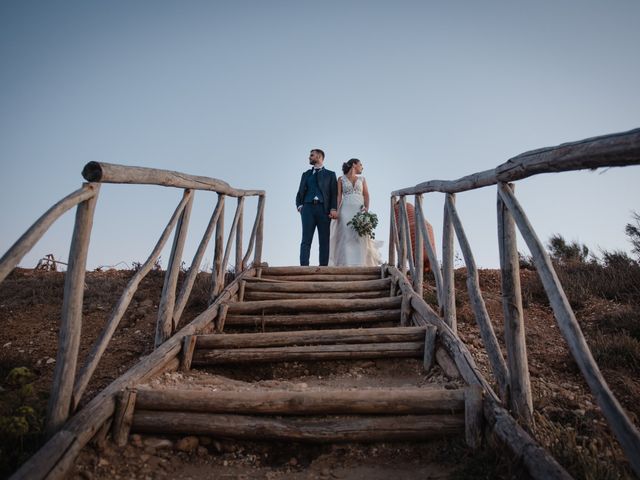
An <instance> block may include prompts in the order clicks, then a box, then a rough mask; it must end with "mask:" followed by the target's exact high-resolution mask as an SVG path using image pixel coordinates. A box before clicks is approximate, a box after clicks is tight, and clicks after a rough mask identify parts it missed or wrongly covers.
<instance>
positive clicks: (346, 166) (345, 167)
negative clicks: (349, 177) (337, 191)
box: [342, 158, 360, 175]
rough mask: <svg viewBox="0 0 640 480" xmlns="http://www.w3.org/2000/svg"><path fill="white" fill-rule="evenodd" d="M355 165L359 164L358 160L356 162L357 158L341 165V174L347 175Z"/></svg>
mask: <svg viewBox="0 0 640 480" xmlns="http://www.w3.org/2000/svg"><path fill="white" fill-rule="evenodd" d="M356 163H360V160H358V159H357V158H352V159H351V160H349V161H348V162H345V163H343V164H342V173H344V174H345V175H346V174H347V173H349V170H351V169H352V168H353V166H354V165H355V164H356Z"/></svg>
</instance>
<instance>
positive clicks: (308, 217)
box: [300, 204, 316, 266]
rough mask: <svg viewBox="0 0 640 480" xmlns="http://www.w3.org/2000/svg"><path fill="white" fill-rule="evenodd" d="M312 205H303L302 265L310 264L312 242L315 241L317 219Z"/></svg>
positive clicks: (301, 213) (301, 214)
mask: <svg viewBox="0 0 640 480" xmlns="http://www.w3.org/2000/svg"><path fill="white" fill-rule="evenodd" d="M312 208H313V206H312V205H308V204H307V205H303V207H302V211H301V212H300V218H301V219H302V242H301V243H300V265H302V266H308V265H309V255H310V254H311V242H312V241H313V232H314V231H315V229H316V220H315V218H314V215H313V211H312Z"/></svg>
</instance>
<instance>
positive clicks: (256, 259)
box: [253, 195, 267, 267]
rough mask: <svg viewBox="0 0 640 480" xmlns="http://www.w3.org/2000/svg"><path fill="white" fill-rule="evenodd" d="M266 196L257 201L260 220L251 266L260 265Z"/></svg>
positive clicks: (261, 196)
mask: <svg viewBox="0 0 640 480" xmlns="http://www.w3.org/2000/svg"><path fill="white" fill-rule="evenodd" d="M266 200H267V199H266V195H260V200H259V204H258V205H259V209H258V210H259V214H260V219H259V222H258V230H257V231H256V254H255V256H254V257H253V264H254V265H255V266H256V267H259V266H260V264H261V263H262V243H263V240H264V204H265V202H266Z"/></svg>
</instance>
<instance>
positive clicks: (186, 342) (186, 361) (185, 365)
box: [180, 335, 198, 372]
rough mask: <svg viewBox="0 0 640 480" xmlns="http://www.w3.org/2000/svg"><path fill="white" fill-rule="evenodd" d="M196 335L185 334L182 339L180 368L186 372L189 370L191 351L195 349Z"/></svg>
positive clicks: (191, 357) (191, 358)
mask: <svg viewBox="0 0 640 480" xmlns="http://www.w3.org/2000/svg"><path fill="white" fill-rule="evenodd" d="M197 338H198V336H197V335H185V336H184V338H183V339H182V351H181V352H180V353H181V354H180V370H182V371H183V372H188V371H189V370H191V362H192V360H193V352H194V350H195V349H196V341H197Z"/></svg>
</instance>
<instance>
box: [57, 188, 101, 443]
mask: <svg viewBox="0 0 640 480" xmlns="http://www.w3.org/2000/svg"><path fill="white" fill-rule="evenodd" d="M99 189H100V186H99V185H96V186H95V195H94V196H92V197H91V198H89V199H87V200H85V201H84V202H82V203H80V204H79V205H78V208H77V209H76V221H75V226H74V230H73V236H72V238H71V247H70V250H69V266H68V268H67V273H66V274H65V280H64V298H63V301H62V318H61V320H60V336H59V340H58V354H57V356H56V368H55V370H54V372H53V384H52V385H53V386H52V388H51V397H50V398H49V405H48V411H47V423H46V428H45V431H46V433H47V435H48V436H51V435H53V434H54V433H55V432H56V431H57V430H58V429H59V428H60V427H61V426H62V424H63V423H64V422H65V421H66V420H67V418H68V417H69V412H70V409H71V395H72V393H73V381H74V377H75V375H76V365H77V363H78V352H79V349H80V335H81V330H82V301H83V298H84V279H85V272H86V268H87V254H88V251H89V240H90V239H91V229H92V227H93V214H94V212H95V208H96V203H97V201H98V192H99Z"/></svg>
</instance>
